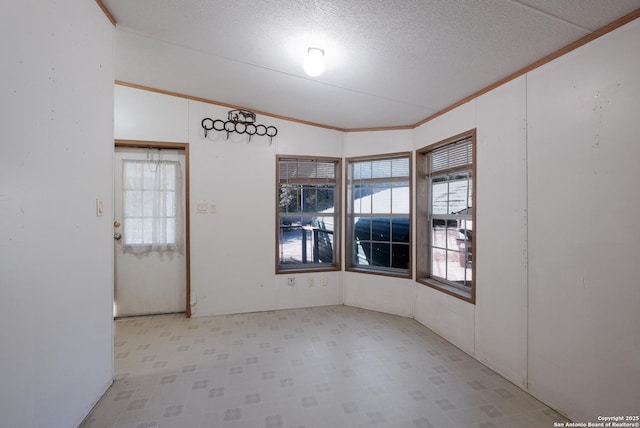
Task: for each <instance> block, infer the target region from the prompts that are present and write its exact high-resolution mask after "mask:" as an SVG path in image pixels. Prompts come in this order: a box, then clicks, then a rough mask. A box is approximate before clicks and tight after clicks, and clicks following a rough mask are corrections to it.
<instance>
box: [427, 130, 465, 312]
mask: <svg viewBox="0 0 640 428" xmlns="http://www.w3.org/2000/svg"><path fill="white" fill-rule="evenodd" d="M474 152H475V130H472V131H469V132H466V133H464V134H460V135H457V136H455V137H452V138H450V139H447V140H444V141H441V142H439V143H436V144H434V145H432V146H428V147H425V148H423V149H420V150H418V151H417V159H418V162H417V165H418V170H419V172H420V179H419V180H418V182H417V185H418V192H417V195H416V204H417V207H418V212H419V213H420V214H419V215H420V218H419V220H418V235H417V236H418V254H417V264H418V281H419V282H421V283H423V284H426V285H429V286H431V287H434V288H437V289H439V290H442V291H444V292H446V293H449V294H451V295H454V296H456V297H460V298H462V299H464V300H467V301H470V302H472V303H473V302H474V301H475V287H474V283H475V281H474V278H475V276H474V273H475V239H474V235H475V233H474V224H475V210H474V205H475V204H474V182H475V175H474V172H475V158H474Z"/></svg>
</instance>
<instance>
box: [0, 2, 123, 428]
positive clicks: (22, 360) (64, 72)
mask: <svg viewBox="0 0 640 428" xmlns="http://www.w3.org/2000/svg"><path fill="white" fill-rule="evenodd" d="M2 21H3V24H2V26H1V27H0V28H1V29H0V35H1V37H0V51H1V52H2V72H3V77H2V79H0V92H1V93H2V97H1V98H0V100H1V101H0V103H1V104H2V110H1V111H2V114H1V118H0V120H1V121H2V127H1V128H2V142H1V143H0V218H1V219H2V221H1V222H0V290H1V291H2V298H0V343H1V344H2V351H1V354H2V357H1V358H2V364H1V366H0V379H2V381H1V382H0V415H1V422H0V424H1V425H2V426H7V427H54V426H55V427H71V426H77V425H78V424H79V423H80V422H81V421H82V419H83V418H84V416H85V415H86V414H87V413H88V412H89V410H90V409H91V406H92V405H93V404H94V402H95V401H97V400H98V399H99V398H100V396H101V395H102V393H103V392H104V391H105V390H106V388H107V387H108V386H109V385H110V383H111V377H112V355H113V354H112V341H113V338H112V319H111V310H112V306H111V305H112V293H113V289H112V284H113V273H112V263H113V261H112V260H113V259H112V258H113V251H112V248H113V246H112V245H113V239H112V233H113V229H112V226H111V221H112V217H111V215H110V211H111V204H112V196H111V194H112V177H113V173H112V161H111V159H112V152H113V149H112V144H113V116H112V115H113V64H112V55H113V52H112V36H113V35H112V33H113V28H112V26H111V24H110V22H109V21H108V20H107V19H106V17H105V16H104V14H103V13H102V11H101V10H100V9H99V7H98V6H97V5H96V4H95V2H89V1H85V0H68V1H64V2H50V1H45V0H29V1H20V2H8V3H6V4H5V5H3V7H2ZM96 198H100V199H102V200H103V204H104V210H105V215H104V216H102V217H97V216H96Z"/></svg>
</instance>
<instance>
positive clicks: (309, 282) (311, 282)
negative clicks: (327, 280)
mask: <svg viewBox="0 0 640 428" xmlns="http://www.w3.org/2000/svg"><path fill="white" fill-rule="evenodd" d="M307 285H308V286H309V287H313V286H314V285H316V284H315V281H314V280H313V277H312V276H310V277H309V278H307Z"/></svg>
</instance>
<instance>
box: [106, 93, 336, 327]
mask: <svg viewBox="0 0 640 428" xmlns="http://www.w3.org/2000/svg"><path fill="white" fill-rule="evenodd" d="M115 92H116V97H115V104H116V106H115V117H116V127H115V134H116V138H118V139H137V140H151V141H174V142H188V143H189V150H190V187H191V189H190V190H191V197H190V202H191V210H190V211H191V221H190V226H191V304H192V315H193V316H205V315H217V314H229V313H240V312H253V311H264V310H272V309H280V308H295V307H307V306H318V305H331V304H341V303H342V301H343V298H342V283H341V280H342V278H341V274H340V272H322V273H309V274H284V275H276V274H275V263H276V260H275V248H276V247H275V245H276V244H275V239H276V237H275V232H274V227H275V225H276V218H275V213H276V205H275V203H276V194H275V183H276V177H275V169H276V154H286V155H316V156H332V157H338V158H340V157H342V134H341V133H339V132H336V131H332V130H328V129H323V128H317V127H311V126H307V125H302V124H298V123H293V122H288V121H283V120H279V119H275V118H271V117H268V116H260V115H258V117H257V122H258V123H261V124H264V125H267V126H275V127H276V128H277V129H278V135H277V136H276V137H275V138H274V139H273V142H272V144H269V138H268V137H264V136H262V137H260V136H254V137H252V140H251V143H247V136H246V135H239V134H235V133H231V134H230V135H229V140H226V133H225V132H216V131H210V133H209V135H208V137H207V138H206V139H205V137H204V130H203V129H202V125H201V122H202V119H204V118H206V117H209V118H212V119H222V120H225V119H226V118H227V113H228V111H229V110H230V109H229V108H226V107H220V106H216V105H212V104H207V103H202V102H197V101H192V100H186V99H183V98H178V97H173V96H169V95H164V94H157V93H152V92H148V91H144V90H139V89H134V88H129V87H124V86H116V89H115ZM198 203H205V204H207V205H208V206H209V207H211V206H212V205H214V206H215V213H213V212H212V210H211V209H210V210H209V212H208V213H204V214H203V213H198V212H197V210H196V206H197V204H198ZM290 276H293V277H295V278H296V285H295V286H294V287H290V286H288V285H287V278H288V277H290ZM310 277H311V278H313V284H312V286H310V285H311V284H309V281H308V278H310ZM322 277H326V279H327V281H326V285H324V281H322Z"/></svg>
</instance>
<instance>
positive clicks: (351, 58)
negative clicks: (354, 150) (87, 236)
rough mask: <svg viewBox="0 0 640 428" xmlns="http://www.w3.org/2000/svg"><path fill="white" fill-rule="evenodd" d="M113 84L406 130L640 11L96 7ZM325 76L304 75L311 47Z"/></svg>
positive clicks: (517, 6)
mask: <svg viewBox="0 0 640 428" xmlns="http://www.w3.org/2000/svg"><path fill="white" fill-rule="evenodd" d="M103 3H104V4H105V6H106V7H107V8H108V9H109V11H110V12H111V14H112V15H113V17H114V18H115V19H116V21H117V31H116V42H115V44H116V48H115V58H116V64H115V70H116V71H115V73H116V79H117V80H121V81H125V82H129V83H135V84H139V85H144V86H150V87H154V88H158V89H162V90H166V91H172V92H178V93H182V94H186V95H191V96H195V97H201V98H207V99H211V100H215V101H219V102H223V103H228V104H233V105H238V106H242V107H246V108H248V109H254V110H258V111H265V112H269V113H272V114H275V115H281V116H286V117H291V118H295V119H299V120H304V121H310V122H313V123H318V124H324V125H329V126H332V127H337V128H342V129H356V128H370V127H387V126H404V125H412V124H415V123H417V122H419V121H421V120H422V119H425V118H426V117H428V116H430V115H432V114H434V113H437V112H438V111H440V110H443V109H445V108H446V107H448V106H450V105H452V104H454V103H455V102H457V101H459V100H461V99H463V98H465V97H467V96H469V95H471V94H473V93H474V92H476V91H478V90H481V89H482V88H484V87H486V86H488V85H490V84H492V83H494V82H496V81H498V80H500V79H501V78H503V77H505V76H508V75H509V74H511V73H513V72H515V71H517V70H519V69H521V68H523V67H525V66H527V65H529V64H531V63H533V62H535V61H536V60H538V59H540V58H542V57H544V56H546V55H548V54H550V53H552V52H554V51H556V50H558V49H560V48H562V47H564V46H566V45H568V44H570V43H571V42H573V41H575V40H577V39H579V38H581V37H583V36H585V35H587V34H589V33H591V32H593V31H594V30H596V29H598V28H600V27H602V26H604V25H606V24H608V23H610V22H612V21H614V20H616V19H617V18H619V17H622V16H624V15H626V14H628V13H630V12H633V11H634V10H636V9H639V8H640V0H519V1H515V0H393V1H391V0H390V1H382V0H379V1H373V0H350V1H346V0H297V1H290V0H252V1H248V0H235V1H221V0H136V1H132V0H103ZM310 46H314V47H320V48H322V49H324V50H325V58H326V71H325V72H324V74H322V75H321V76H319V77H317V78H310V77H308V76H306V75H305V73H304V71H303V70H302V62H303V60H304V55H305V53H306V50H307V48H308V47H310Z"/></svg>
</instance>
